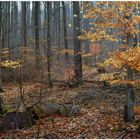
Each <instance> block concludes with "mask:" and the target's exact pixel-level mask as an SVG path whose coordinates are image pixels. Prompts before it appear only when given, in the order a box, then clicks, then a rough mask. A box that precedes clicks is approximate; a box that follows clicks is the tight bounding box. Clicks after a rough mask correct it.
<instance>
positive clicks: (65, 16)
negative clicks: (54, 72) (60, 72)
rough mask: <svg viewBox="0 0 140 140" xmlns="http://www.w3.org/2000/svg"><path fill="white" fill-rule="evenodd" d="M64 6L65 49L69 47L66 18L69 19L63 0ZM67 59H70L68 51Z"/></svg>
mask: <svg viewBox="0 0 140 140" xmlns="http://www.w3.org/2000/svg"><path fill="white" fill-rule="evenodd" d="M62 6H63V25H64V45H65V49H66V50H67V49H68V41H67V24H66V19H67V12H66V8H65V3H64V1H62ZM65 59H66V61H68V53H67V52H66V53H65Z"/></svg>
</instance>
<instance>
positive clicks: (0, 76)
mask: <svg viewBox="0 0 140 140" xmlns="http://www.w3.org/2000/svg"><path fill="white" fill-rule="evenodd" d="M1 48H2V2H1V1H0V49H1ZM0 61H1V55H0ZM1 70H2V69H1V67H0V92H2V91H3V90H2V88H1V86H2V71H1Z"/></svg>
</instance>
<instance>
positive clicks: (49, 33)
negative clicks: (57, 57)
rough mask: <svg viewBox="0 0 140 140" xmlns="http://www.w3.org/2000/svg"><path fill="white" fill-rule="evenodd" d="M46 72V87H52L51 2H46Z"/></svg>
mask: <svg viewBox="0 0 140 140" xmlns="http://www.w3.org/2000/svg"><path fill="white" fill-rule="evenodd" d="M47 13H48V16H47V70H48V85H49V86H52V81H51V64H50V60H51V30H50V27H51V26H50V24H51V21H50V17H51V2H47Z"/></svg>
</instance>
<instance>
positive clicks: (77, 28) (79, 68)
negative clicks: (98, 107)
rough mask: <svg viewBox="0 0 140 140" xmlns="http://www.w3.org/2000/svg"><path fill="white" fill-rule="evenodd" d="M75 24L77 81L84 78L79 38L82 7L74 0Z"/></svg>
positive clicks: (75, 71)
mask: <svg viewBox="0 0 140 140" xmlns="http://www.w3.org/2000/svg"><path fill="white" fill-rule="evenodd" d="M73 16H74V21H73V26H74V73H75V79H76V81H77V82H78V81H80V80H81V79H82V57H81V54H80V53H81V43H80V40H79V39H78V36H80V9H79V2H73Z"/></svg>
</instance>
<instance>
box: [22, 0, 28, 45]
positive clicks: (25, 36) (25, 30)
mask: <svg viewBox="0 0 140 140" xmlns="http://www.w3.org/2000/svg"><path fill="white" fill-rule="evenodd" d="M22 37H23V38H22V45H23V46H24V47H26V46H27V29H26V2H22Z"/></svg>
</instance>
